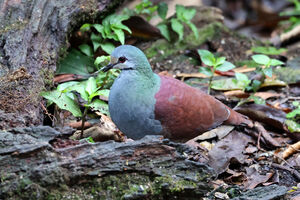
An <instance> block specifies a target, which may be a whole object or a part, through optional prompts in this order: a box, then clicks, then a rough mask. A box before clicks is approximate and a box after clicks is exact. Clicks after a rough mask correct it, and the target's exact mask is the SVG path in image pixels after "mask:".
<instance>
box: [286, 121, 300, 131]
mask: <svg viewBox="0 0 300 200" xmlns="http://www.w3.org/2000/svg"><path fill="white" fill-rule="evenodd" d="M284 123H285V124H286V125H287V127H288V129H289V131H290V132H292V133H294V132H296V133H299V132H300V124H298V123H297V122H295V121H293V120H285V122H284Z"/></svg>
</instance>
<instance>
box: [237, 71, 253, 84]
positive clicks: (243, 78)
mask: <svg viewBox="0 0 300 200" xmlns="http://www.w3.org/2000/svg"><path fill="white" fill-rule="evenodd" d="M235 77H236V79H237V81H238V82H243V83H248V84H249V83H250V82H251V81H250V80H249V78H248V76H247V75H245V74H242V73H235ZM248 84H247V85H248Z"/></svg>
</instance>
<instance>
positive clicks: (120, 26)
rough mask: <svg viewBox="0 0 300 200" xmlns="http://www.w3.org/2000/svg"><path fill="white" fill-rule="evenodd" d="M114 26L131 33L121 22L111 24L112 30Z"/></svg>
mask: <svg viewBox="0 0 300 200" xmlns="http://www.w3.org/2000/svg"><path fill="white" fill-rule="evenodd" d="M114 28H117V29H123V30H125V31H127V32H128V33H130V34H131V33H132V32H131V30H130V29H129V28H128V27H127V26H125V25H124V24H121V23H120V24H113V25H112V29H113V30H114Z"/></svg>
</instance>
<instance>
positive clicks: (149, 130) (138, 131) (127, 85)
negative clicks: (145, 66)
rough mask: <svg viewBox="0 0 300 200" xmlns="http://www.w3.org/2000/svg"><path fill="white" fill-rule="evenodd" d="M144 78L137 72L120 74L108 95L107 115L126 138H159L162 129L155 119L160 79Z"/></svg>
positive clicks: (155, 77) (155, 76)
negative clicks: (156, 95) (157, 135)
mask: <svg viewBox="0 0 300 200" xmlns="http://www.w3.org/2000/svg"><path fill="white" fill-rule="evenodd" d="M152 74H153V76H152V77H145V76H144V75H141V74H140V73H139V72H138V71H137V70H126V71H122V72H121V74H120V76H119V77H118V78H117V79H116V80H115V82H114V84H113V86H112V88H111V92H110V95H109V112H110V115H111V118H112V120H113V122H114V123H115V124H116V125H117V127H118V128H119V129H120V130H121V131H122V132H123V133H124V134H125V135H126V136H128V137H129V138H132V139H140V138H143V137H144V136H145V135H154V134H160V133H161V132H162V126H161V123H160V121H158V120H156V119H155V112H154V109H155V103H156V99H155V97H154V96H155V94H156V93H157V92H158V91H159V89H160V78H159V77H158V75H156V74H154V73H152Z"/></svg>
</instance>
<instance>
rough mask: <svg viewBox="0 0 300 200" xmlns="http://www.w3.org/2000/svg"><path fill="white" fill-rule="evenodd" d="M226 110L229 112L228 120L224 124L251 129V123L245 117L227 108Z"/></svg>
mask: <svg viewBox="0 0 300 200" xmlns="http://www.w3.org/2000/svg"><path fill="white" fill-rule="evenodd" d="M226 107H227V106H226ZM227 109H228V110H229V111H230V115H229V117H228V119H227V120H226V121H225V122H224V124H231V125H244V126H247V127H249V128H252V127H253V122H252V121H251V120H250V119H249V118H248V117H247V116H245V115H242V114H240V113H238V112H236V111H234V110H232V109H231V108H229V107H227Z"/></svg>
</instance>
